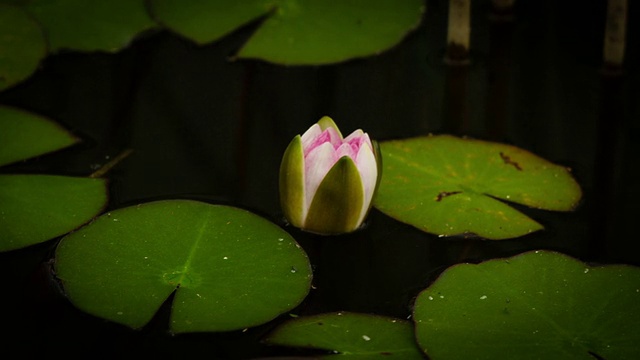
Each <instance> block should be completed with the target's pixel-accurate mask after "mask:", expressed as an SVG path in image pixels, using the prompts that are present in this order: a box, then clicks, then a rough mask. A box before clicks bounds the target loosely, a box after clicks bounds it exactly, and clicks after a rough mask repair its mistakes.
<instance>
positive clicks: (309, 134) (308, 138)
mask: <svg viewBox="0 0 640 360" xmlns="http://www.w3.org/2000/svg"><path fill="white" fill-rule="evenodd" d="M320 134H322V129H320V125H318V124H313V126H311V127H310V128H309V129H308V130H307V131H305V132H304V134H302V136H301V138H302V139H301V140H302V148H303V149H306V148H307V147H309V144H311V143H312V142H313V140H314V139H315V138H317V137H318V136H320Z"/></svg>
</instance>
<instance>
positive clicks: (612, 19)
mask: <svg viewBox="0 0 640 360" xmlns="http://www.w3.org/2000/svg"><path fill="white" fill-rule="evenodd" d="M626 27H627V0H608V3H607V18H606V24H605V28H604V44H603V63H602V71H601V83H600V114H599V117H598V124H597V131H596V137H597V138H596V149H595V150H596V152H595V161H594V177H593V179H594V180H593V181H594V183H593V203H592V204H591V211H592V219H591V222H590V223H591V226H592V231H591V236H592V238H591V241H590V244H589V257H590V258H591V260H604V259H606V258H607V254H608V249H607V248H608V242H609V241H608V240H609V239H610V238H611V234H612V232H611V230H612V229H613V228H614V226H615V223H614V221H615V218H616V217H615V211H617V208H616V206H615V204H616V197H617V196H619V195H618V192H616V191H615V188H616V183H617V181H616V177H617V171H619V169H620V166H619V164H620V161H621V157H622V154H621V149H622V144H621V143H620V142H621V140H622V139H623V138H624V137H623V136H622V134H623V133H624V116H625V99H624V94H625V92H624V91H623V90H624V89H623V87H624V72H623V62H624V52H625V37H626Z"/></svg>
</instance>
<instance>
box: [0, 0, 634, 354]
mask: <svg viewBox="0 0 640 360" xmlns="http://www.w3.org/2000/svg"><path fill="white" fill-rule="evenodd" d="M630 3H631V4H630V8H629V11H630V13H629V16H628V18H629V23H628V32H627V51H626V57H625V64H624V66H623V67H622V69H618V70H619V71H610V70H606V69H605V67H604V66H603V61H602V46H603V34H604V33H603V29H604V24H605V18H606V2H605V1H577V0H570V1H569V0H567V1H552V0H547V1H534V0H519V1H516V8H515V9H514V14H513V15H514V16H513V22H497V21H494V20H495V17H492V16H490V10H491V9H490V7H489V2H488V1H473V14H472V31H471V37H472V38H471V49H470V63H469V65H468V66H462V67H460V66H457V67H456V66H453V67H452V66H448V65H446V64H445V62H444V61H443V59H444V57H445V52H446V27H447V8H448V3H447V2H446V1H428V2H427V11H426V13H425V17H424V20H423V23H422V24H421V26H420V27H419V28H417V29H416V30H415V31H414V32H412V33H410V34H409V35H408V36H407V37H406V39H405V40H404V41H403V42H401V43H400V44H399V45H398V46H396V47H394V48H393V49H391V50H389V51H387V52H384V53H382V54H380V55H377V56H372V57H368V58H364V59H356V60H351V61H347V62H344V63H341V64H336V65H326V66H304V67H285V66H280V65H273V64H268V63H264V62H260V61H246V60H235V61H232V60H230V58H231V57H232V56H233V54H234V53H235V52H236V51H237V50H238V49H239V48H240V47H241V45H242V44H243V42H244V41H246V39H247V38H248V37H249V36H250V34H251V31H252V29H253V27H252V26H247V27H245V28H243V29H240V30H239V31H237V32H235V33H233V34H232V35H230V36H228V37H225V38H223V39H222V40H220V41H218V42H215V43H212V44H209V45H205V46H198V45H195V44H194V43H192V42H191V41H189V40H187V39H183V38H181V37H180V36H178V35H175V34H172V33H171V32H169V31H156V32H153V33H149V34H145V35H144V36H141V37H140V38H138V39H137V40H135V41H134V42H133V43H132V44H131V46H130V47H128V48H126V49H124V50H122V51H121V52H119V53H117V54H103V53H79V52H62V53H59V54H56V55H53V56H50V57H48V58H46V59H45V60H44V61H43V63H42V64H41V68H40V69H39V70H38V72H36V74H34V75H33V76H32V77H31V78H29V79H28V80H26V81H25V82H23V83H21V84H19V85H17V86H15V87H14V88H12V89H9V90H7V91H4V92H2V93H0V103H1V104H4V105H12V106H16V107H20V108H22V109H26V110H30V111H33V112H36V113H39V114H42V115H45V116H47V117H50V118H51V119H53V120H56V121H58V122H59V123H61V124H62V125H63V126H65V127H66V128H68V129H69V130H71V131H72V132H73V133H75V134H77V135H78V136H79V137H81V138H82V139H83V142H82V143H81V144H80V145H78V146H74V147H72V148H69V149H66V150H63V151H60V152H57V153H55V154H51V155H47V156H43V157H40V158H37V159H33V160H30V161H28V162H26V163H23V164H16V165H12V166H7V167H4V168H2V169H1V171H2V172H6V173H10V172H43V173H51V174H64V175H81V176H83V175H88V174H90V173H92V172H93V171H95V170H96V169H97V168H98V167H99V166H100V165H102V164H104V163H106V162H107V161H108V160H109V159H111V158H113V157H114V156H116V155H117V154H118V153H120V152H122V151H124V150H126V149H133V153H132V154H131V155H130V156H129V157H128V158H127V159H125V160H124V161H123V162H121V163H120V164H119V165H118V166H117V167H116V168H114V169H112V170H111V171H110V172H109V174H108V175H107V177H108V178H109V179H110V197H111V199H110V203H109V209H114V208H119V207H123V206H127V205H131V204H136V203H141V202H146V201H151V200H157V199H167V198H192V199H199V200H204V201H209V202H215V203H226V204H233V205H235V206H240V207H244V208H247V209H249V210H251V211H254V212H256V213H258V214H259V215H262V216H265V217H266V218H268V219H270V220H272V221H274V222H276V223H280V224H281V223H282V214H281V213H280V208H279V200H278V192H277V182H278V168H279V164H280V158H281V156H282V153H283V151H284V149H285V147H286V146H287V144H288V143H289V141H290V140H291V138H292V137H293V136H295V135H296V134H298V133H302V132H304V131H305V130H306V129H307V128H308V127H309V126H310V125H312V124H313V123H314V122H316V121H317V120H318V119H319V118H320V117H321V116H323V115H329V116H331V117H332V118H333V119H334V120H335V121H336V122H337V123H338V125H339V126H340V128H341V129H342V132H343V133H345V134H347V133H350V132H351V131H353V130H355V129H357V128H362V129H364V130H365V131H367V132H368V133H369V134H370V135H371V136H372V137H373V138H376V139H378V140H381V141H382V140H387V139H396V138H404V137H412V136H419V135H426V134H429V133H436V134H437V133H454V134H457V135H466V136H471V137H475V138H480V139H487V140H495V141H500V142H505V143H509V144H513V145H516V146H518V147H521V148H524V149H527V150H530V151H532V152H534V153H536V154H538V155H540V156H542V157H544V158H546V159H548V160H550V161H552V162H555V163H558V164H562V165H565V166H567V167H569V168H571V169H572V172H573V174H574V176H575V177H576V179H577V180H578V182H579V183H580V184H581V186H582V188H583V191H584V196H583V201H582V202H581V204H580V205H579V207H578V208H577V209H576V211H574V212H569V213H554V212H546V211H540V210H532V209H525V208H521V209H522V211H524V212H525V213H526V214H528V215H530V216H532V217H533V218H534V219H536V220H537V221H539V222H540V223H542V224H543V225H544V226H545V227H546V229H545V230H544V231H542V232H538V233H534V234H530V235H527V236H525V237H522V238H518V239H512V240H505V241H482V240H478V239H464V238H462V237H454V238H449V239H443V238H438V237H436V236H432V235H429V234H425V233H422V232H420V231H418V230H416V229H413V228H412V227H410V226H408V225H404V224H402V223H399V222H397V221H395V220H393V219H390V218H388V217H387V216H385V215H383V214H381V213H379V212H377V211H376V210H375V209H374V210H373V211H372V213H371V215H370V217H369V220H368V222H367V227H366V229H364V230H362V231H360V232H357V233H355V234H351V235H345V236H339V237H335V238H321V237H313V236H309V235H308V234H304V233H301V232H299V231H296V230H295V229H291V228H287V230H290V231H291V233H292V235H293V236H294V237H295V238H296V239H297V240H298V241H299V242H300V243H301V245H303V247H304V248H305V250H306V251H307V252H308V254H309V256H310V259H311V262H312V264H313V266H314V287H315V289H313V290H311V293H310V295H309V297H308V298H307V299H306V300H305V302H304V303H303V304H302V305H301V306H300V307H299V308H298V309H295V310H294V311H292V312H293V313H296V314H300V315H305V314H315V313H319V312H325V311H338V310H348V311H358V312H367V313H375V314H381V315H390V316H396V317H400V318H407V317H408V316H409V315H410V313H411V302H412V299H413V298H414V297H415V296H416V295H417V293H418V292H419V291H420V290H421V289H423V288H425V287H426V286H427V285H428V284H429V283H430V282H431V281H433V280H434V279H435V278H436V277H437V275H438V274H439V273H440V272H441V271H442V270H444V269H445V268H446V267H448V266H450V265H452V264H455V263H459V262H464V261H471V262H477V261H481V260H483V259H489V258H495V257H504V256H510V255H514V254H517V253H520V252H523V251H527V250H531V249H551V250H556V251H560V252H563V253H565V254H569V255H572V256H575V257H578V258H580V259H581V260H585V261H589V262H595V263H627V264H632V265H640V252H639V250H640V246H639V245H638V243H639V242H640V239H638V237H637V236H636V231H635V222H636V221H638V214H639V212H638V211H637V210H636V207H637V204H638V202H639V201H640V191H639V190H638V187H637V186H636V184H637V183H638V181H639V180H640V177H639V176H640V174H639V171H638V167H637V165H638V161H637V159H636V157H635V156H637V154H638V150H639V148H640V146H639V144H638V130H639V129H640V122H639V121H638V119H639V117H640V112H639V105H638V101H637V100H638V99H639V98H640V88H639V86H638V84H639V82H638V76H639V74H638V70H639V69H638V66H637V63H638V56H639V54H638V47H637V46H636V44H637V43H638V41H639V38H638V27H637V25H636V24H635V23H634V21H635V20H636V19H638V16H639V15H640V14H638V12H639V10H638V7H634V4H633V2H631V1H630ZM57 241H58V239H54V240H52V241H49V242H47V243H44V244H40V245H37V246H33V247H30V248H27V249H22V250H18V251H13V252H9V253H3V254H0V269H1V270H2V273H3V274H5V279H6V282H5V284H4V291H3V300H2V303H0V306H1V309H2V310H4V311H5V314H6V315H5V316H6V317H5V321H4V326H3V327H4V328H5V330H6V331H8V332H9V333H10V334H11V335H10V336H9V337H4V339H3V340H0V341H2V342H5V343H6V345H8V346H12V347H13V346H15V347H16V348H18V349H19V351H21V352H22V353H23V354H29V353H31V352H34V351H40V350H44V351H45V352H46V354H48V355H51V354H57V353H60V354H70V353H71V352H80V353H84V354H87V355H90V356H92V357H105V358H111V357H115V356H123V355H126V354H133V353H136V354H138V353H139V354H145V355H159V354H162V355H175V356H176V357H177V356H180V357H181V358H183V357H188V356H189V355H195V354H198V355H201V356H207V357H209V358H220V359H227V358H228V359H247V358H253V357H259V356H267V355H273V354H287V353H294V352H291V351H289V352H287V350H285V349H272V348H268V347H266V346H263V345H261V344H260V343H259V341H258V340H259V338H260V337H261V336H262V335H263V334H264V333H265V332H267V331H268V330H269V329H270V328H271V327H272V326H274V325H275V324H277V323H278V322H279V321H281V320H284V319H286V318H287V315H286V314H285V315H283V317H282V318H281V319H277V320H276V321H274V322H272V323H269V324H266V325H264V326H260V327H257V328H254V329H249V330H248V331H246V332H241V331H239V332H230V333H224V334H184V335H177V336H173V335H171V334H169V333H168V332H167V330H166V329H167V321H168V307H167V308H165V309H163V311H161V312H160V313H159V315H158V317H157V318H156V319H154V321H153V322H152V323H151V324H149V326H147V327H145V328H144V329H142V330H140V331H134V330H130V329H126V328H124V327H122V326H120V325H117V324H112V323H108V322H106V321H104V320H101V319H97V318H94V317H92V316H90V315H87V314H84V313H82V312H80V311H79V310H77V309H75V308H74V307H73V306H72V305H70V304H69V303H68V301H67V300H66V299H65V298H64V297H63V296H62V295H61V293H60V291H59V289H58V288H57V284H56V282H55V280H53V279H52V277H51V274H50V263H51V259H52V257H53V251H54V249H55V245H56V244H57Z"/></svg>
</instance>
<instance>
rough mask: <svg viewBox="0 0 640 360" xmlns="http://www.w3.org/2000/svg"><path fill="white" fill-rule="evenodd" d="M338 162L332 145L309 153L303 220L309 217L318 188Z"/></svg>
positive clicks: (326, 144) (324, 144)
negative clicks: (308, 212)
mask: <svg viewBox="0 0 640 360" xmlns="http://www.w3.org/2000/svg"><path fill="white" fill-rule="evenodd" d="M336 161H338V157H337V156H336V153H335V150H334V149H333V145H331V143H328V142H325V143H323V144H322V145H320V146H318V147H316V148H315V149H313V150H311V151H310V152H309V155H307V156H306V157H305V159H304V189H305V204H304V207H303V209H304V215H303V217H302V218H303V219H305V218H306V217H307V211H308V210H309V207H310V206H311V201H312V200H313V197H314V196H315V195H316V191H318V186H320V183H321V182H322V180H323V179H324V177H325V176H327V173H328V172H329V170H330V169H331V167H332V166H333V165H334V164H335V163H336Z"/></svg>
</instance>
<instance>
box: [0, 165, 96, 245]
mask: <svg viewBox="0 0 640 360" xmlns="http://www.w3.org/2000/svg"><path fill="white" fill-rule="evenodd" d="M106 204H107V183H106V180H104V179H93V178H82V177H70V176H54V175H18V174H16V175H0V251H8V250H15V249H20V248H24V247H27V246H30V245H34V244H38V243H41V242H44V241H47V240H50V239H52V238H54V237H57V236H60V235H64V234H66V233H68V232H69V231H72V230H74V229H76V228H78V227H80V226H81V225H82V224H85V223H87V222H89V221H90V220H91V219H93V218H94V217H95V216H97V215H98V214H99V213H100V212H101V211H102V209H104V207H105V206H106Z"/></svg>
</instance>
